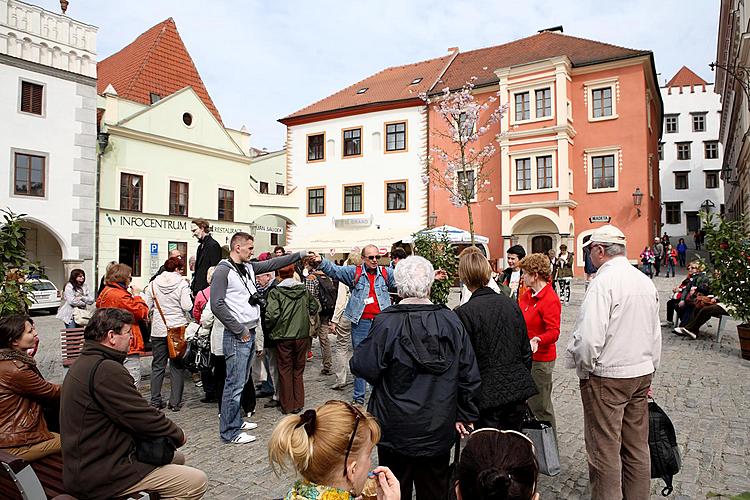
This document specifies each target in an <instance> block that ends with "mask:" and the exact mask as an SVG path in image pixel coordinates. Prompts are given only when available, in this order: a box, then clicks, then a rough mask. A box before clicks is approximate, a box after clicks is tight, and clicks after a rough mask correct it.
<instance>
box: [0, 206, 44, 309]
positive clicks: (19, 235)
mask: <svg viewBox="0 0 750 500" xmlns="http://www.w3.org/2000/svg"><path fill="white" fill-rule="evenodd" d="M0 212H2V213H3V219H4V221H5V223H4V224H3V225H2V226H0V317H5V316H10V315H13V314H25V313H26V312H27V311H28V308H29V307H30V306H31V297H32V286H31V283H29V280H28V277H29V275H30V274H31V275H34V276H40V277H44V275H43V274H42V273H41V272H40V271H41V270H40V268H39V267H38V266H37V265H35V264H34V263H32V262H30V261H29V259H28V258H26V230H25V229H24V227H23V226H22V223H23V217H25V215H26V214H14V213H13V212H12V211H11V210H10V209H0Z"/></svg>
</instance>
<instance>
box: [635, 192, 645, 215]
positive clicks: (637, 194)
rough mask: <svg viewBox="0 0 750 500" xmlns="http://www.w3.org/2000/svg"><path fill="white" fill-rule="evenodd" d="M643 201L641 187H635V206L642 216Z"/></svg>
mask: <svg viewBox="0 0 750 500" xmlns="http://www.w3.org/2000/svg"><path fill="white" fill-rule="evenodd" d="M642 201H643V193H642V192H641V188H639V187H637V188H635V192H634V193H633V206H635V209H636V210H637V211H638V217H640V216H641V202H642Z"/></svg>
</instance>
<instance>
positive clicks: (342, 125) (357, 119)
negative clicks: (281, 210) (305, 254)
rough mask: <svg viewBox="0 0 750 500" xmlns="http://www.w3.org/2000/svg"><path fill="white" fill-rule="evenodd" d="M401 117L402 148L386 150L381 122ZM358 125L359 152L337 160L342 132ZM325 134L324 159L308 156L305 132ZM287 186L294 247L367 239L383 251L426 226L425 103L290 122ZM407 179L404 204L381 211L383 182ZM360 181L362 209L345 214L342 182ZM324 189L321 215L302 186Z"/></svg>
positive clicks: (346, 248) (340, 246) (336, 248)
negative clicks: (292, 204)
mask: <svg viewBox="0 0 750 500" xmlns="http://www.w3.org/2000/svg"><path fill="white" fill-rule="evenodd" d="M399 121H406V123H407V136H406V142H407V149H406V151H399V152H386V151H385V137H386V133H385V124H386V123H390V122H399ZM354 127H362V154H361V156H359V157H354V158H345V157H343V135H342V134H343V130H344V129H349V128H354ZM321 132H322V133H325V150H326V152H325V160H324V161H317V162H308V161H307V136H308V135H310V134H318V133H321ZM287 137H288V139H287V154H288V155H289V166H290V168H289V176H290V178H289V184H290V186H291V187H292V189H293V192H292V194H293V195H294V199H295V200H296V201H297V202H298V203H299V209H300V213H299V216H298V218H299V221H300V224H299V225H297V226H296V227H294V228H293V230H292V231H291V234H290V236H289V240H290V242H289V243H290V245H291V246H293V247H294V248H309V249H311V250H317V251H321V252H325V253H326V254H328V255H333V254H342V253H348V252H350V251H351V249H352V248H354V247H357V248H362V246H364V245H366V244H368V243H373V244H376V245H378V246H379V247H380V248H381V251H383V250H385V251H390V247H391V244H393V243H395V242H397V241H400V240H401V239H404V238H406V237H408V236H410V235H411V234H413V233H414V232H416V231H418V230H420V229H423V228H424V227H425V226H426V219H427V214H426V199H427V186H426V185H425V184H424V183H423V182H422V179H421V175H420V174H421V172H423V171H424V167H423V164H422V158H423V157H424V156H425V154H426V110H425V108H424V107H423V106H417V107H409V108H401V109H395V110H387V111H377V112H372V113H364V114H357V115H354V116H346V117H342V118H334V119H330V120H324V121H319V122H314V123H307V124H303V125H294V126H290V127H288V132H287ZM401 180H405V181H406V183H407V209H406V210H404V211H399V212H387V211H386V182H388V181H401ZM359 183H361V184H363V201H362V208H363V210H362V213H360V214H352V215H350V214H345V213H344V209H343V203H344V201H343V198H344V186H345V185H348V184H359ZM321 186H322V187H325V214H324V215H319V216H312V215H308V214H307V203H308V200H307V192H308V191H307V190H308V188H311V187H321Z"/></svg>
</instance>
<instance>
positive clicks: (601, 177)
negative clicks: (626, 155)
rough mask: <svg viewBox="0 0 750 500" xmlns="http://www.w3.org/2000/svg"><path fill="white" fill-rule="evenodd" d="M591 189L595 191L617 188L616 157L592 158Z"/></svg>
mask: <svg viewBox="0 0 750 500" xmlns="http://www.w3.org/2000/svg"><path fill="white" fill-rule="evenodd" d="M591 187H592V188H593V189H608V188H614V187H615V155H604V156H592V157H591Z"/></svg>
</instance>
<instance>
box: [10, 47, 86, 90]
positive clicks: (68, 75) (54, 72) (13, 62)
mask: <svg viewBox="0 0 750 500" xmlns="http://www.w3.org/2000/svg"><path fill="white" fill-rule="evenodd" d="M0 64H6V65H8V66H14V67H16V68H19V69H25V70H27V71H32V72H34V73H41V74H43V75H47V76H53V77H55V78H60V79H61V80H68V81H71V82H75V83H81V84H83V85H88V86H89V87H96V78H91V77H90V76H85V75H81V74H79V73H72V72H70V71H65V70H63V69H57V68H53V67H51V66H46V65H44V64H40V63H35V62H33V61H27V60H26V59H19V58H17V57H13V56H9V55H7V54H0Z"/></svg>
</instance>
